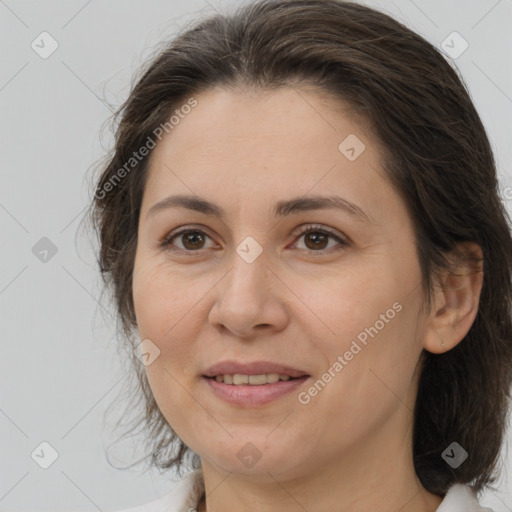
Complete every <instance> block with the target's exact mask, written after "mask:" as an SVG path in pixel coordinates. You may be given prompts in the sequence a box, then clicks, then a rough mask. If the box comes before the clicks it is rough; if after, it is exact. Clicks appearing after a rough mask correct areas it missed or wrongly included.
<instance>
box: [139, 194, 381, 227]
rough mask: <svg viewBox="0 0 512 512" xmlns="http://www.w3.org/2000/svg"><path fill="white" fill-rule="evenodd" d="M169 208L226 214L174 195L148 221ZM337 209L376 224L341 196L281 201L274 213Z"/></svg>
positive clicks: (204, 202) (153, 210)
mask: <svg viewBox="0 0 512 512" xmlns="http://www.w3.org/2000/svg"><path fill="white" fill-rule="evenodd" d="M169 208H186V209H188V210H193V211H196V212H200V213H204V214H206V215H214V216H216V217H219V218H221V219H224V218H225V216H226V212H225V211H224V210H223V209H222V208H221V207H220V206H218V205H216V204H214V203H212V202H210V201H207V200H206V199H203V198H201V197H198V196H188V195H174V196H169V197H166V198H165V199H162V200H161V201H159V202H158V203H155V204H154V205H153V206H152V207H151V208H150V209H149V210H148V212H147V214H146V219H147V218H148V217H150V216H153V215H155V214H156V213H157V212H160V211H163V210H167V209H169ZM324 209H337V210H342V211H344V212H346V213H348V214H349V215H351V216H353V217H354V218H355V219H356V220H360V221H363V222H366V223H369V224H376V222H375V220H374V219H373V218H372V217H371V216H370V215H369V214H368V213H366V212H365V211H364V210H363V209H362V208H361V207H360V206H358V205H356V204H355V203H352V202H350V201H348V200H346V199H343V198H342V197H340V196H336V195H331V196H319V195H314V196H301V197H294V198H292V199H286V200H283V201H279V202H277V203H276V204H275V205H274V208H273V210H272V213H273V214H274V215H275V216H277V217H285V216H287V215H291V214H294V213H299V212H305V211H310V210H324Z"/></svg>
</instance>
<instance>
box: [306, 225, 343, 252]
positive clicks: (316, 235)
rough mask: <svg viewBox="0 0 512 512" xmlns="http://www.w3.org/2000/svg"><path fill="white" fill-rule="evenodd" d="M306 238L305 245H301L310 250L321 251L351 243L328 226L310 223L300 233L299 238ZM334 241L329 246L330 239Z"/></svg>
mask: <svg viewBox="0 0 512 512" xmlns="http://www.w3.org/2000/svg"><path fill="white" fill-rule="evenodd" d="M301 238H304V245H305V247H299V249H304V250H306V251H310V252H321V251H325V250H328V249H332V248H336V246H338V248H340V247H346V246H348V245H349V242H348V241H347V240H344V239H342V238H341V237H340V236H338V235H336V234H334V233H332V232H331V231H329V230H328V229H326V228H322V227H321V226H317V225H316V224H315V225H309V226H306V228H305V229H304V230H303V231H302V233H300V234H299V237H298V239H301ZM330 240H331V241H333V242H334V244H331V246H329V241H330Z"/></svg>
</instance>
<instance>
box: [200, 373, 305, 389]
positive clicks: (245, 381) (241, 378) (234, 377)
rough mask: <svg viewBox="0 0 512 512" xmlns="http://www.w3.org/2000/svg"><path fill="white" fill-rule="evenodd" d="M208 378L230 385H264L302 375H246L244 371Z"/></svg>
mask: <svg viewBox="0 0 512 512" xmlns="http://www.w3.org/2000/svg"><path fill="white" fill-rule="evenodd" d="M206 378H207V379H215V381H217V382H223V383H224V384H228V385H230V386H263V385H265V384H274V383H275V382H280V381H283V382H286V381H289V380H296V379H299V378H300V377H290V375H286V374H279V373H261V374H259V375H244V374H242V373H235V374H229V373H226V374H220V375H215V377H206Z"/></svg>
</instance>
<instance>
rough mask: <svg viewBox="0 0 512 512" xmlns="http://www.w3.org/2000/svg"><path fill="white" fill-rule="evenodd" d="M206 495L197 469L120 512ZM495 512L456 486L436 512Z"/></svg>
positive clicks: (178, 508)
mask: <svg viewBox="0 0 512 512" xmlns="http://www.w3.org/2000/svg"><path fill="white" fill-rule="evenodd" d="M203 493H204V480H203V472H202V470H201V469H197V470H195V471H193V472H192V473H189V474H188V475H187V476H186V477H185V478H183V480H181V481H180V482H178V483H177V484H176V487H175V488H174V489H172V491H170V492H169V493H167V494H165V495H164V496H162V497H161V498H159V499H157V500H154V501H151V502H149V503H146V504H144V505H139V506H137V507H132V508H128V509H124V510H119V511H118V512H196V507H197V505H198V504H199V501H200V499H201V497H202V495H203ZM485 511H488V512H493V511H492V509H490V508H483V507H481V506H480V505H479V503H478V500H477V499H476V497H475V496H474V495H473V493H472V491H471V488H470V487H469V486H468V485H462V484H456V485H453V486H452V487H450V489H449V490H448V492H447V493H446V496H445V497H444V499H443V501H442V503H441V505H439V507H438V508H437V510H436V512H485Z"/></svg>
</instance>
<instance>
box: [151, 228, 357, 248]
mask: <svg viewBox="0 0 512 512" xmlns="http://www.w3.org/2000/svg"><path fill="white" fill-rule="evenodd" d="M189 232H199V233H201V234H203V235H206V236H207V237H208V238H211V237H209V236H208V234H207V233H205V232H204V231H203V230H201V229H197V228H191V227H184V228H182V229H180V230H179V231H176V232H173V233H170V234H169V235H168V236H166V237H165V239H164V240H163V241H162V242H161V244H160V247H162V248H163V249H165V250H167V251H181V252H186V253H194V252H200V251H201V249H197V250H188V249H181V248H179V247H173V246H172V241H173V240H174V239H175V238H177V237H179V236H180V235H183V234H185V233H189ZM310 232H312V233H322V234H324V235H328V236H329V237H331V238H333V239H334V240H336V241H337V242H338V243H339V245H340V246H341V247H339V248H343V247H346V246H348V245H350V243H349V241H348V240H347V239H343V238H341V237H339V236H338V235H336V234H335V233H334V232H332V231H331V230H329V229H327V228H324V227H322V226H321V225H319V224H308V225H306V226H304V229H303V230H302V231H301V232H300V233H299V234H298V235H297V239H299V238H300V237H302V236H304V235H306V234H308V233H310ZM339 248H338V249H339ZM331 249H333V247H331V248H329V249H319V250H314V249H302V250H305V251H308V252H310V253H322V252H327V251H330V250H331Z"/></svg>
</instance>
